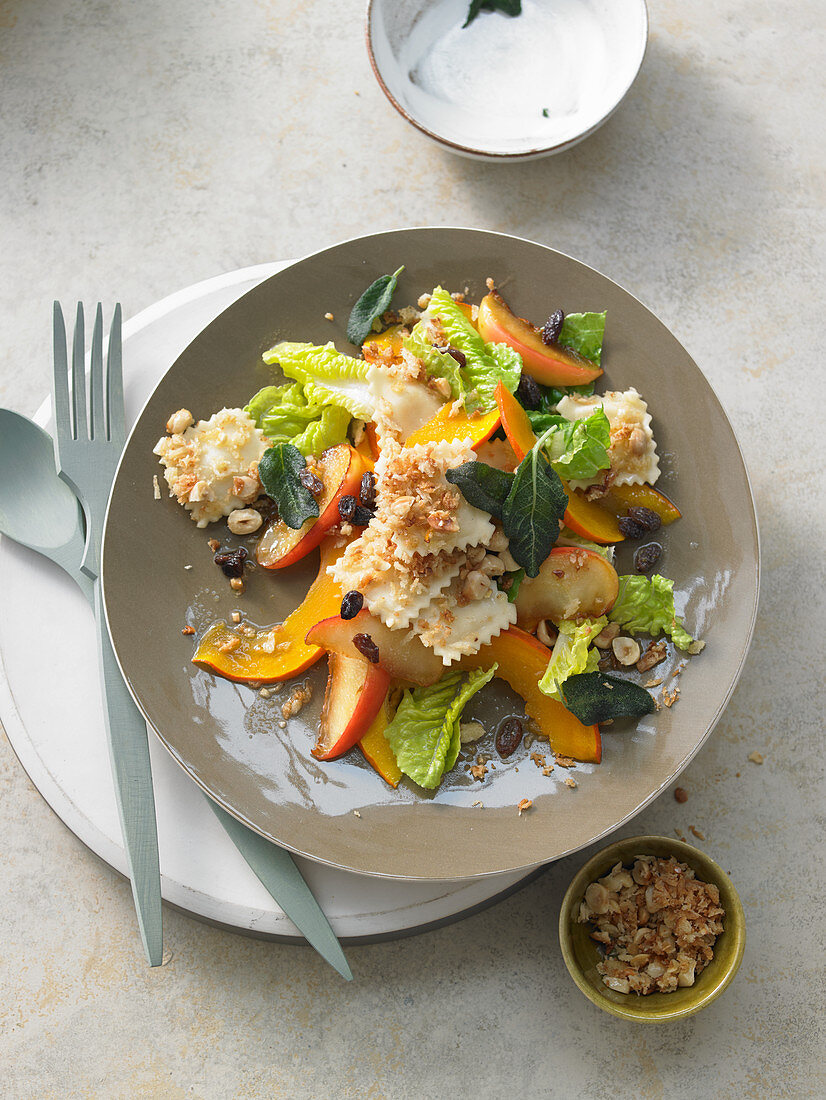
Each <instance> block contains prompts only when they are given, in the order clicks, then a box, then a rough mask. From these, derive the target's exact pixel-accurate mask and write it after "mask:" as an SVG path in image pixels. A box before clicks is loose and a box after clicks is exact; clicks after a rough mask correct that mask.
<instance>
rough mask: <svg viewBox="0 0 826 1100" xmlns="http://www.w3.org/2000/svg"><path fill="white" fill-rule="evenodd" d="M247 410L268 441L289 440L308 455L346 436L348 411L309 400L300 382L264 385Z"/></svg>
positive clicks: (286, 441) (324, 448)
mask: <svg viewBox="0 0 826 1100" xmlns="http://www.w3.org/2000/svg"><path fill="white" fill-rule="evenodd" d="M245 412H247V413H248V414H249V415H250V416H251V417H252V419H253V420H254V421H255V423H256V425H257V426H258V427H259V428H260V429H261V431H262V432H263V433H264V435H265V436H266V437H267V439H268V440H269V441H270V443H292V444H293V446H294V447H297V448H298V450H299V451H300V452H301V453H302V454H303V455H304V457H305V458H308V457H309V456H310V455H320V454H321V452H322V451H325V450H326V449H327V448H328V447H334V446H336V444H338V443H343V442H344V440H345V439H346V438H347V427H348V425H349V423H350V413H349V412H348V411H347V410H346V409H345V408H342V406H341V405H333V404H330V403H328V402H326V401H325V402H321V403H319V402H317V401H309V400H308V399H307V395H306V393H305V390H304V386H303V384H302V383H301V382H292V383H288V384H287V385H285V386H265V387H264V389H263V390H259V391H258V393H257V394H256V395H255V396H254V397H253V398H251V400H250V402H249V404H248V405H247V407H246V409H245Z"/></svg>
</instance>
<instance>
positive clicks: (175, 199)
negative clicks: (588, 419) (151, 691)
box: [0, 0, 826, 1100]
mask: <svg viewBox="0 0 826 1100" xmlns="http://www.w3.org/2000/svg"><path fill="white" fill-rule="evenodd" d="M650 14H651V21H652V26H651V41H650V46H649V51H648V54H647V57H646V59H645V62H644V65H643V69H642V72H641V74H640V77H639V80H638V82H637V84H636V85H635V86H634V88H633V89H632V90H631V92H630V94H629V96H628V98H627V100H626V101H625V103H624V104H623V105H622V106H621V108H620V109H619V110H618V112H617V114H616V115H615V116H614V117H613V118H612V119H611V120H610V121H609V123H608V124H607V125H606V126H605V127H604V128H603V129H601V130H600V131H598V132H597V133H596V134H595V135H593V136H592V137H591V138H590V139H589V140H588V141H586V142H585V143H584V144H582V145H581V146H578V147H577V148H575V149H573V150H572V151H570V152H569V153H567V154H564V155H562V156H559V157H557V158H552V159H550V160H545V161H537V162H533V163H528V164H523V165H511V166H499V165H483V164H478V163H473V162H470V161H464V160H461V159H458V158H455V157H453V156H451V155H450V154H448V153H446V152H443V151H442V150H440V149H438V148H437V147H435V146H433V145H430V144H428V142H427V141H426V140H425V139H424V138H423V137H421V136H420V135H419V134H417V133H415V132H414V131H413V130H411V129H410V128H408V126H407V125H406V124H405V123H404V122H403V120H402V119H401V118H400V117H399V116H398V115H397V114H396V113H395V112H394V111H393V110H392V109H391V108H390V106H389V105H388V104H387V102H386V101H385V99H384V97H383V96H382V94H381V92H380V90H379V88H378V86H377V85H376V83H375V81H374V80H373V77H372V74H371V71H370V67H369V63H368V61H367V57H366V54H365V50H364V46H363V30H362V21H363V5H362V4H361V3H356V2H355V0H334V2H333V0H315V2H312V0H304V2H299V3H286V2H285V0H258V2H251V3H249V4H244V5H238V4H233V3H229V2H228V0H218V2H216V3H213V4H209V5H204V4H198V3H195V2H194V0H169V2H167V3H161V2H160V0H147V2H146V3H143V4H129V3H116V2H113V0H95V2H88V3H85V4H82V5H81V4H76V3H71V2H70V0H43V2H41V3H38V4H33V3H24V2H22V0H4V2H2V3H0V75H1V76H2V85H3V93H2V101H1V102H0V117H2V127H3V130H2V133H3V140H2V147H3V165H4V172H3V187H2V190H1V191H0V240H2V242H3V246H2V249H0V276H1V277H0V317H1V318H2V334H3V336H2V341H0V403H1V404H3V405H6V406H9V407H11V408H14V409H17V410H19V411H21V412H24V413H28V414H30V413H32V412H33V411H34V410H35V409H36V408H37V406H38V405H39V404H40V402H41V400H42V398H43V396H44V394H45V393H46V391H47V389H48V385H49V370H50V354H51V351H50V339H51V338H50V320H49V319H50V310H51V302H52V299H53V298H54V297H60V298H61V299H62V300H63V301H71V300H72V299H74V298H82V299H84V300H85V301H87V302H90V301H95V300H97V299H98V298H101V299H103V300H104V301H111V300H112V298H113V296H114V295H115V294H117V295H118V296H119V297H120V298H121V300H122V301H123V303H124V307H125V311H126V314H127V315H131V314H134V313H135V312H137V311H138V310H140V309H141V308H143V307H144V306H146V305H148V304H149V303H151V302H152V301H154V300H156V299H157V298H159V297H161V296H163V295H165V294H167V293H169V292H171V291H173V290H175V289H177V288H179V287H182V286H184V285H187V284H189V283H191V282H193V281H195V280H198V279H202V278H205V277H208V276H210V275H213V274H217V273H219V272H221V271H226V270H230V269H232V268H236V267H241V266H246V265H249V264H254V263H259V262H263V261H265V260H269V259H272V258H275V257H281V256H285V255H299V254H302V253H305V252H308V251H311V250H314V249H317V248H320V247H324V246H326V245H328V244H330V243H333V242H335V241H336V240H339V239H341V238H345V237H348V236H353V235H358V234H360V233H363V232H369V231H371V230H376V229H384V228H393V227H397V226H405V225H432V224H461V225H471V226H480V227H483V228H489V229H497V230H503V231H507V232H512V233H516V234H519V235H521V236H525V237H531V238H534V239H536V240H538V241H541V242H544V243H547V244H552V245H553V246H555V247H557V248H560V249H561V250H563V251H565V252H569V253H571V254H573V255H576V256H577V257H579V258H580V259H582V260H584V261H586V262H588V263H590V264H592V265H594V266H595V267H597V268H599V269H600V270H602V271H604V272H605V273H606V274H608V275H610V276H611V277H612V278H614V279H616V280H617V281H618V282H620V283H621V284H623V285H625V286H627V287H629V288H631V289H632V290H633V291H634V293H636V294H637V295H638V296H639V297H640V298H641V299H642V300H643V301H644V302H646V304H647V305H649V307H651V308H652V309H653V310H654V311H655V312H656V313H657V314H658V315H659V316H660V317H661V318H662V320H663V321H664V322H665V323H666V324H667V325H668V326H669V327H670V328H671V329H672V330H673V331H674V332H675V334H676V335H677V337H678V338H679V339H680V340H681V341H682V342H683V343H684V344H685V345H686V347H687V348H688V349H689V351H690V352H691V353H692V354H693V355H694V357H695V359H696V360H697V361H698V363H699V364H700V366H701V367H702V368H703V370H704V371H705V372H706V374H707V375H708V377H709V379H710V380H711V382H712V384H713V385H714V387H715V389H716V391H717V393H718V394H719V396H720V398H721V400H722V402H723V404H724V406H725V408H726V410H727V411H728V413H729V415H730V417H731V419H732V421H733V423H734V426H735V429H736V431H737V432H738V436H739V438H740V440H741V443H742V446H743V450H744V452H745V456H746V460H747V463H748V465H749V468H750V471H751V475H752V478H753V486H754V492H755V496H756V499H757V505H758V512H759V516H760V521H761V531H762V539H763V555H764V557H763V589H762V598H761V604H760V613H759V619H758V624H757V631H756V635H755V641H754V646H753V648H752V651H751V654H750V656H749V659H748V663H747V665H746V668H745V671H744V673H743V677H742V679H741V681H740V684H739V686H738V688H737V690H736V692H735V695H734V697H733V699H732V701H731V704H730V705H729V707H728V709H727V710H726V712H725V714H724V716H723V718H722V720H721V722H720V724H719V726H718V728H717V730H716V732H715V734H714V736H713V737H712V738H711V740H710V742H709V744H708V745H707V746H706V747H705V748H704V749H703V750H702V751H701V752H700V754H699V755H698V756H697V758H696V759H695V761H694V762H693V763H692V764H691V766H690V767H689V768H688V770H687V771H686V772H685V773H684V774H683V776H682V777H681V779H680V785H681V786H683V787H684V788H685V789H686V790H687V791H688V792H689V798H688V801H687V802H686V803H685V804H682V805H680V804H678V803H676V802H675V800H674V799H673V797H672V794H671V792H670V791H666V792H665V793H664V794H663V796H662V797H661V798H660V799H659V800H658V801H657V802H656V803H655V804H654V805H653V806H651V807H650V808H649V809H648V810H646V811H645V812H644V813H643V814H641V815H640V816H639V817H638V818H637V819H636V820H635V821H634V822H633V823H632V825H631V826H629V828H628V829H627V830H625V832H626V833H627V834H628V835H632V834H633V833H636V832H662V833H666V834H668V833H673V831H674V830H675V829H679V830H681V831H682V832H685V833H687V832H688V829H689V826H691V825H694V826H695V827H696V828H697V829H698V830H699V831H700V832H701V833H702V834H703V835H704V837H705V840H698V841H697V843H698V844H699V845H700V846H701V847H703V848H704V849H705V850H706V851H708V852H709V853H710V854H711V855H712V856H714V857H715V858H717V859H718V860H720V861H721V862H722V864H723V866H724V867H725V868H726V869H728V870H729V871H730V872H731V874H732V876H733V878H734V881H735V883H736V885H737V886H738V888H739V890H740V893H741V896H742V899H743V903H744V905H745V907H746V916H747V921H748V933H749V939H748V944H747V947H746V955H745V959H744V962H743V966H742V969H741V971H740V974H739V976H738V978H737V980H736V981H735V983H734V984H733V985H732V986H731V988H730V989H729V990H728V991H727V993H726V994H725V995H724V996H723V997H721V998H720V999H719V1000H718V1001H716V1002H715V1003H714V1004H713V1005H712V1006H711V1007H709V1008H708V1009H707V1010H706V1011H705V1012H703V1013H702V1014H700V1015H699V1016H697V1017H694V1018H692V1019H690V1020H688V1021H686V1022H684V1023H681V1024H675V1025H670V1026H665V1027H662V1028H659V1029H650V1030H644V1029H641V1028H639V1027H633V1026H631V1025H630V1024H626V1023H623V1022H621V1021H618V1020H614V1019H613V1018H609V1017H607V1016H605V1015H603V1014H601V1013H600V1012H599V1011H598V1010H597V1009H596V1008H594V1007H593V1006H591V1005H590V1004H589V1003H588V1002H587V1001H586V1000H585V999H584V998H583V997H582V996H581V995H580V994H579V993H578V992H577V990H576V989H575V987H574V986H573V985H572V983H571V982H570V980H569V978H568V975H567V973H566V971H565V969H564V965H563V963H562V960H561V958H560V955H559V951H558V947H557V940H556V930H555V924H556V919H557V913H558V907H559V902H560V900H561V896H562V893H563V891H564V889H565V886H566V885H567V882H568V881H569V879H570V877H571V875H572V874H573V872H574V871H575V869H576V868H577V867H578V866H579V865H580V864H581V862H582V861H583V860H584V858H585V855H586V853H581V854H580V855H577V856H575V857H572V858H570V859H567V860H565V861H563V862H562V863H560V864H558V865H556V866H554V867H552V868H551V869H550V870H549V871H548V872H547V873H546V874H545V875H544V876H543V877H542V878H540V879H539V880H538V881H536V882H534V883H533V884H531V885H530V886H529V887H527V888H526V889H524V890H523V891H522V892H520V893H519V894H517V895H516V896H514V897H512V898H510V899H508V900H507V901H505V902H503V903H502V904H500V905H498V906H497V907H495V908H493V909H491V910H489V911H487V912H484V913H482V914H479V915H476V916H474V917H472V918H470V919H468V920H466V921H464V922H462V923H461V924H459V925H455V926H453V927H450V928H445V929H442V930H439V931H436V932H430V933H427V934H425V935H422V936H419V937H414V938H411V939H407V940H402V941H399V942H394V943H385V944H378V945H374V946H369V947H361V948H352V949H350V951H349V957H350V960H351V962H352V966H353V970H354V973H355V981H354V982H353V983H352V984H350V985H348V984H345V983H344V982H342V981H340V980H339V979H338V978H337V977H336V975H335V974H334V973H333V972H332V971H331V970H330V969H329V968H328V967H326V965H325V964H324V963H322V962H321V961H320V960H319V959H318V958H317V957H316V956H315V955H314V954H313V952H312V951H311V950H309V949H304V948H298V947H293V946H284V945H278V944H269V943H262V942H257V941H252V940H246V939H243V938H241V937H238V936H234V935H231V934H228V933H224V932H221V931H216V930H214V929H211V928H208V927H204V926H201V925H199V924H196V923H194V922H193V921H191V920H189V919H188V918H186V917H184V916H181V915H179V914H177V913H174V912H169V913H168V914H167V943H168V945H169V949H170V957H169V959H168V963H167V965H165V966H164V967H163V968H160V969H158V970H154V971H150V970H148V969H147V968H146V967H145V966H144V965H143V963H142V961H141V959H140V957H139V955H138V953H137V952H136V950H135V936H134V918H133V913H132V907H131V899H130V894H129V890H128V887H127V886H126V885H125V884H124V882H123V881H122V880H120V879H119V878H118V877H117V876H116V875H115V874H114V873H113V872H111V871H110V870H109V869H108V868H107V867H106V866H104V865H102V864H101V863H100V862H99V861H98V860H97V859H96V858H95V857H93V856H91V855H90V854H89V853H88V852H87V851H86V850H85V849H84V848H83V847H82V846H81V845H80V844H79V843H78V842H77V841H76V840H75V838H74V837H73V836H72V835H71V834H69V833H68V832H67V831H66V830H65V829H64V827H63V826H62V825H61V824H60V822H59V821H58V820H57V819H56V818H55V817H54V816H53V815H52V813H51V811H50V810H49V808H48V807H47V806H46V805H45V803H44V802H43V801H42V800H41V799H40V797H39V795H38V794H37V792H36V791H35V790H34V789H33V788H32V786H31V785H30V783H29V782H28V780H27V778H26V776H25V775H24V774H23V773H22V771H21V769H20V767H19V766H18V764H17V762H16V760H15V758H14V756H13V753H12V751H11V749H10V747H9V745H8V743H7V742H6V741H5V740H3V741H2V742H1V743H0V790H2V802H0V815H2V831H3V837H4V845H3V854H2V857H0V858H1V859H2V869H3V891H2V897H0V912H2V923H3V928H4V950H3V952H2V960H1V961H0V989H2V998H0V1080H2V1081H3V1083H4V1084H3V1087H2V1089H0V1091H2V1092H3V1094H4V1095H8V1096H11V1097H15V1098H18V1097H19V1098H23V1097H38V1098H41V1097H51V1096H61V1097H93V1096H94V1097H98V1096H100V1097H130V1098H133V1097H179V1096H180V1097H184V1096H186V1097H203V1098H210V1100H211V1098H216V1100H217V1098H222V1100H223V1098H227V1097H243V1098H257V1097H271V1096H289V1097H291V1098H298V1097H319V1096H336V1097H364V1096H370V1097H384V1096H387V1097H413V1096H416V1097H420V1096H426V1097H431V1096H432V1097H441V1096H446V1095H451V1094H452V1095H459V1096H466V1095H481V1096H491V1097H498V1096H503V1095H506V1094H514V1095H520V1094H521V1095H549V1096H559V1097H569V1096H570V1097H574V1096H576V1097H591V1098H594V1100H598V1098H607V1097H612V1098H618V1097H645V1098H652V1100H653V1098H657V1097H692V1098H693V1097H700V1096H702V1097H706V1096H709V1097H711V1096H714V1097H717V1098H720V1100H741V1098H745V1097H816V1096H822V1095H824V1093H826V1079H825V1078H824V1072H823V1060H824V1054H826V1051H824V1032H823V1007H824V1004H823V988H824V985H823V978H824V975H823V958H824V942H823V941H824V928H823V918H822V902H821V896H822V889H823V887H822V884H823V879H824V865H823V857H822V851H823V843H822V830H823V823H822V810H823V793H824V787H823V767H822V758H823V756H822V725H823V723H822V712H821V708H820V701H821V699H822V694H823V692H822V688H823V675H822V671H821V663H820V650H821V647H822V642H821V635H822V625H821V624H822V622H823V619H824V601H823V587H824V568H823V545H824V536H825V535H826V532H824V518H823V506H822V492H821V490H820V489H819V488H818V483H819V463H820V461H821V457H820V454H821V451H822V444H821V437H822V432H823V426H822V412H821V410H822V408H823V404H824V392H823V391H824V365H823V320H822V318H823V305H822V286H823V275H824V213H823V181H824V167H825V162H824V152H823V145H822V142H820V140H819V139H817V137H816V135H817V134H818V133H819V132H820V128H821V125H822V102H823V92H824V88H823V75H822V73H823V70H822V65H821V60H822V58H821V53H822V36H819V35H818V34H817V32H816V29H815V28H817V27H818V26H819V25H820V22H821V16H822V11H821V6H820V4H819V3H817V2H815V0H797V2H796V3H794V4H792V5H788V6H785V7H783V8H778V7H777V6H771V5H765V4H762V3H758V2H757V0H732V2H730V3H726V4H713V3H711V2H710V0H698V3H696V4H694V5H688V6H686V5H685V4H683V3H680V2H678V0H656V2H655V3H652V4H651V12H650ZM754 750H758V751H760V752H761V753H762V754H763V756H764V759H765V762H764V764H763V765H762V766H757V765H755V764H753V763H751V762H749V760H748V756H749V753H751V752H753V751H754ZM574 797H576V796H575V795H572V798H574ZM689 839H692V838H691V836H690V834H689Z"/></svg>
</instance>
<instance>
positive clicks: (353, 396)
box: [263, 341, 374, 420]
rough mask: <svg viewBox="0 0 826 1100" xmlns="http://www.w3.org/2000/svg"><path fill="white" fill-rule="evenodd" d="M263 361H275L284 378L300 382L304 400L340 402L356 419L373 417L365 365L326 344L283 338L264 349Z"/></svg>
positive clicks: (321, 403)
mask: <svg viewBox="0 0 826 1100" xmlns="http://www.w3.org/2000/svg"><path fill="white" fill-rule="evenodd" d="M263 358H264V362H265V363H269V364H273V363H277V364H278V366H280V367H281V370H282V371H283V372H284V374H286V375H287V377H288V378H294V379H295V380H296V381H297V382H303V383H304V393H305V396H306V397H307V400H308V401H313V402H315V403H316V404H319V405H323V404H327V403H332V404H335V405H341V406H342V407H343V408H345V409H346V410H347V411H348V412H349V413H350V415H351V416H357V417H358V418H359V419H360V420H372V419H373V412H374V409H373V402H372V400H371V398H370V394H369V392H368V389H367V369H368V365H367V363H365V362H364V361H363V360H361V359H353V357H352V356H350V355H344V354H343V352H340V351H338V350H337V349H336V347H335V345H334V344H333V343H329V344H323V345H318V344H294V343H290V342H289V341H284V342H282V343H280V344H276V345H275V347H272V348H270V349H269V351H265V352H264V356H263Z"/></svg>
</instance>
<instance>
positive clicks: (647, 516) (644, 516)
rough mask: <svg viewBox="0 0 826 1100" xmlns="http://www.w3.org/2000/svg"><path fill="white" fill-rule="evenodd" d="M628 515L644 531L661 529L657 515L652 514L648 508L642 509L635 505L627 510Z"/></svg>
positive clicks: (660, 521)
mask: <svg viewBox="0 0 826 1100" xmlns="http://www.w3.org/2000/svg"><path fill="white" fill-rule="evenodd" d="M628 515H629V516H630V517H631V519H633V520H634V522H635V523H638V524H639V525H640V527H642V528H643V529H644V530H645V531H657V530H658V529H659V528H660V527H662V523H663V521H662V520H661V519H660V517H659V516H658V515H657V513H656V512H652V511H651V509H650V508H643V507H641V506H640V505H638V504H635V505H634V506H633V508H629V509H628Z"/></svg>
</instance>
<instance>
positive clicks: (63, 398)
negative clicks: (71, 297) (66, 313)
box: [52, 302, 74, 442]
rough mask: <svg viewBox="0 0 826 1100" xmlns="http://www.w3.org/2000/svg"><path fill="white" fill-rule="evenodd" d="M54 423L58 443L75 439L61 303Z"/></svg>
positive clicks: (55, 328)
mask: <svg viewBox="0 0 826 1100" xmlns="http://www.w3.org/2000/svg"><path fill="white" fill-rule="evenodd" d="M53 316H54V319H53V322H52V331H53V335H54V409H53V410H52V412H53V413H54V422H55V435H56V437H57V440H58V442H60V441H65V440H67V439H71V438H73V434H74V429H73V426H72V410H71V406H70V404H69V361H68V358H67V356H66V323H65V322H64V320H63V310H62V309H61V308H60V302H55V304H54V315H53Z"/></svg>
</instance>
